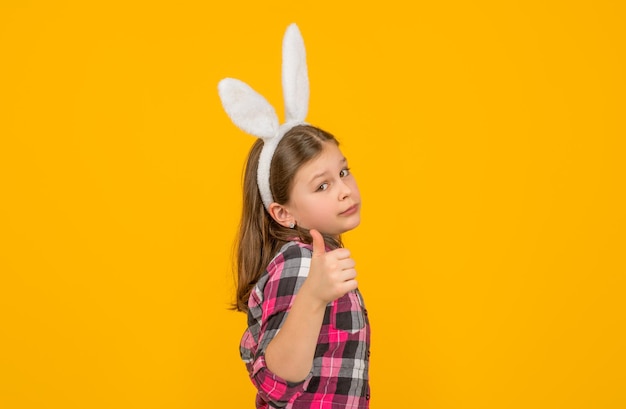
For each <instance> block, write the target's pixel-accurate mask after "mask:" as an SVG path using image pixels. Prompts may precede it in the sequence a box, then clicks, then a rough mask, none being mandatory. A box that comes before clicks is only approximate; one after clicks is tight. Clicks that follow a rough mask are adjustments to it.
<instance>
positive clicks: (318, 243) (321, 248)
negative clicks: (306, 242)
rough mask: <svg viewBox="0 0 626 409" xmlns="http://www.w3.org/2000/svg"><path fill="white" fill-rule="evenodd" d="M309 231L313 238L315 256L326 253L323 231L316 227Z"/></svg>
mask: <svg viewBox="0 0 626 409" xmlns="http://www.w3.org/2000/svg"><path fill="white" fill-rule="evenodd" d="M309 233H310V234H311V238H312V239H313V257H319V256H323V255H324V254H326V244H325V243H324V237H322V235H321V233H320V232H318V231H317V230H315V229H311V230H310V231H309Z"/></svg>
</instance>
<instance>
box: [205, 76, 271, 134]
mask: <svg viewBox="0 0 626 409" xmlns="http://www.w3.org/2000/svg"><path fill="white" fill-rule="evenodd" d="M217 88H218V92H219V95H220V98H221V100H222V105H223V106H224V110H225V111H226V113H227V114H228V116H229V117H230V119H231V120H232V121H233V123H234V124H235V125H237V126H238V127H239V128H240V129H241V130H242V131H244V132H246V133H249V134H251V135H254V136H258V137H260V138H263V139H268V138H273V137H274V136H275V135H276V133H277V132H278V116H277V115H276V111H275V110H274V107H272V105H270V103H269V102H267V100H266V99H265V98H263V96H262V95H261V94H259V93H258V92H256V91H255V90H253V89H252V88H250V86H249V85H248V84H246V83H245V82H243V81H240V80H238V79H234V78H224V79H223V80H221V81H220V82H219V84H218V87H217Z"/></svg>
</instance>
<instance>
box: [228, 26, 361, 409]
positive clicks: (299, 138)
mask: <svg viewBox="0 0 626 409" xmlns="http://www.w3.org/2000/svg"><path fill="white" fill-rule="evenodd" d="M282 77H283V78H282V79H283V81H282V83H283V95H284V99H285V108H286V121H285V123H284V124H282V125H280V126H279V124H278V118H277V116H276V113H275V111H274V108H273V107H272V106H271V105H270V104H269V103H268V102H267V101H266V100H265V99H264V98H263V97H262V96H261V95H259V94H258V93H256V92H255V91H254V90H252V89H251V88H250V87H249V86H248V85H247V84H245V83H243V82H241V81H239V80H235V79H232V78H226V79H224V80H222V81H220V84H219V94H220V97H221V100H222V105H223V106H224V108H225V110H226V112H227V113H228V115H229V116H230V118H231V119H232V120H233V122H234V123H235V124H236V125H237V126H239V127H240V128H241V129H242V130H244V131H246V132H248V133H251V134H253V135H255V136H258V137H259V138H260V139H259V140H257V141H256V143H255V144H254V145H253V146H252V149H251V151H250V154H249V156H248V160H247V163H246V167H245V172H244V197H243V212H242V217H241V224H240V230H239V236H238V243H237V260H236V269H237V278H238V280H237V301H236V303H235V309H237V310H239V311H242V312H246V313H247V315H248V329H247V330H246V331H245V333H244V335H243V337H242V340H241V345H240V352H241V357H242V359H243V360H244V362H245V363H246V366H247V368H248V371H249V374H250V378H251V380H252V382H253V384H254V385H255V386H256V388H257V390H258V393H257V398H256V406H257V408H264V409H265V408H290V409H303V408H320V409H331V408H332V409H339V408H355V409H356V408H368V407H369V383H368V367H369V363H368V361H369V342H370V333H369V322H368V319H367V312H366V310H365V308H364V305H363V300H362V298H361V294H360V293H359V291H358V289H357V283H356V280H355V278H356V270H355V269H354V267H355V262H354V260H353V259H352V258H351V257H350V252H349V251H348V250H347V249H345V248H342V243H341V234H342V233H344V232H346V231H349V230H351V229H354V228H355V227H357V226H358V225H359V223H360V210H361V197H360V195H359V190H358V187H357V185H356V181H355V179H354V176H353V175H352V174H351V173H350V170H349V168H348V163H347V160H346V158H345V157H344V156H343V155H342V153H341V151H340V150H339V144H338V142H337V140H336V139H335V138H334V137H333V136H332V135H331V134H329V133H327V132H325V131H322V130H321V129H319V128H315V127H313V126H310V125H308V124H306V123H305V122H304V119H305V117H306V113H307V110H308V97H309V82H308V74H307V70H306V59H305V53H304V44H303V41H302V37H301V36H300V31H299V30H298V28H297V27H296V26H295V25H291V26H290V27H289V28H288V29H287V32H286V33H285V37H284V39H283V76H282Z"/></svg>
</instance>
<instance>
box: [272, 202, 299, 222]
mask: <svg viewBox="0 0 626 409" xmlns="http://www.w3.org/2000/svg"><path fill="white" fill-rule="evenodd" d="M267 211H268V213H269V214H270V216H272V219H274V220H275V221H276V223H278V224H280V225H281V226H283V227H287V228H288V227H289V225H290V224H291V223H294V224H295V223H296V220H295V219H294V217H293V215H292V214H291V212H290V211H289V209H287V207H286V206H283V205H281V204H278V203H276V202H273V203H271V204H270V206H269V208H268V209H267Z"/></svg>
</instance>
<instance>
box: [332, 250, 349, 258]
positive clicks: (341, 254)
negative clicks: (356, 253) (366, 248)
mask: <svg viewBox="0 0 626 409" xmlns="http://www.w3.org/2000/svg"><path fill="white" fill-rule="evenodd" d="M330 253H331V254H332V255H333V256H334V257H335V259H337V260H343V259H346V258H350V250H348V249H346V248H343V247H342V248H338V249H335V250H333V251H331V252H330Z"/></svg>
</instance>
